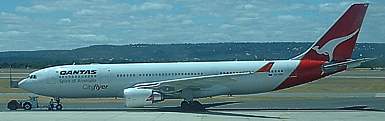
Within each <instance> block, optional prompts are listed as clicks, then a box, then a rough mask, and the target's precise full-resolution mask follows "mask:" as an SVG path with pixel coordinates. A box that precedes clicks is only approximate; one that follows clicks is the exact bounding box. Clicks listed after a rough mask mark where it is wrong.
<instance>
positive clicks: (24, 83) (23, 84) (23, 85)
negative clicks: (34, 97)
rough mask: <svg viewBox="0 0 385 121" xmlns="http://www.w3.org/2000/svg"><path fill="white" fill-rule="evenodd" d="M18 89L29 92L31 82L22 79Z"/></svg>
mask: <svg viewBox="0 0 385 121" xmlns="http://www.w3.org/2000/svg"><path fill="white" fill-rule="evenodd" d="M17 85H18V86H19V88H22V89H25V90H30V89H31V80H29V79H23V80H21V81H20V82H19V83H18V84H17Z"/></svg>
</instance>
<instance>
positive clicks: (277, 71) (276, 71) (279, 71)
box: [270, 70, 283, 73]
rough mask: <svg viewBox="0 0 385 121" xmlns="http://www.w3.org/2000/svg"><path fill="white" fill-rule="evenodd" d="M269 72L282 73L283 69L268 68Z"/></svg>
mask: <svg viewBox="0 0 385 121" xmlns="http://www.w3.org/2000/svg"><path fill="white" fill-rule="evenodd" d="M270 73H283V70H270Z"/></svg>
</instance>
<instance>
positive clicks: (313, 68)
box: [274, 60, 325, 90]
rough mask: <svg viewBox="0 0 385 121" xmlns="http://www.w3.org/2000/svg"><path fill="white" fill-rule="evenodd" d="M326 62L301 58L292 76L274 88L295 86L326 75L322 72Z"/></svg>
mask: <svg viewBox="0 0 385 121" xmlns="http://www.w3.org/2000/svg"><path fill="white" fill-rule="evenodd" d="M324 63H325V61H315V60H301V61H300V63H299V65H298V66H297V68H296V69H295V70H294V71H293V72H292V73H291V74H290V76H289V77H288V78H287V79H286V80H285V81H283V82H282V83H281V84H280V85H279V86H278V87H277V88H275V89H274V90H279V89H284V88H288V87H293V86H296V85H300V84H304V83H308V82H311V81H314V80H317V79H320V78H322V77H324V76H325V75H324V74H323V73H322V65H323V64H324Z"/></svg>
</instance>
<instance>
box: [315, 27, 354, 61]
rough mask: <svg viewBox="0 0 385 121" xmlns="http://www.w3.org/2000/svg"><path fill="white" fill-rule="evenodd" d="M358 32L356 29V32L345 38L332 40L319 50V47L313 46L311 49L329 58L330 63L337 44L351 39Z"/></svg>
mask: <svg viewBox="0 0 385 121" xmlns="http://www.w3.org/2000/svg"><path fill="white" fill-rule="evenodd" d="M358 31H359V29H357V30H356V31H354V32H353V33H351V34H349V35H347V36H343V37H340V38H335V39H333V40H330V41H328V42H327V43H326V44H325V45H323V46H322V47H321V48H320V46H314V47H313V48H311V49H313V50H315V51H316V52H317V53H318V54H321V55H326V56H329V61H332V60H333V52H334V49H335V48H336V47H337V46H338V45H339V44H341V43H343V42H345V41H347V40H349V39H350V38H352V37H353V36H354V35H356V34H357V33H358Z"/></svg>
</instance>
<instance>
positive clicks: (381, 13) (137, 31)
mask: <svg viewBox="0 0 385 121" xmlns="http://www.w3.org/2000/svg"><path fill="white" fill-rule="evenodd" d="M354 2H369V3H370V5H369V8H368V11H367V15H366V18H365V20H364V24H363V28H362V29H361V33H360V36H359V41H358V42H370V43H385V1H384V0H372V1H367V0H366V1H362V0H361V1H357V0H355V1H346V0H342V1H339V0H154V1H147V0H2V1H1V4H0V51H24V50H54V49H75V48H79V47H86V46H91V45H101V44H109V45H127V44H138V43H141V44H154V43H155V44H168V43H218V42H314V41H316V40H317V38H319V36H321V35H322V34H323V33H324V32H325V31H326V29H327V28H329V26H330V25H331V24H332V23H333V22H335V21H336V19H337V18H338V17H339V16H340V15H341V14H342V13H343V12H344V11H345V10H346V9H347V8H348V7H349V6H350V5H351V4H352V3H354Z"/></svg>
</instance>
